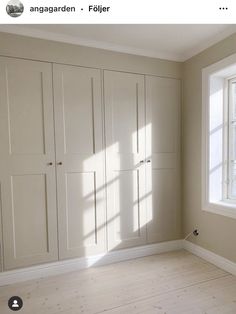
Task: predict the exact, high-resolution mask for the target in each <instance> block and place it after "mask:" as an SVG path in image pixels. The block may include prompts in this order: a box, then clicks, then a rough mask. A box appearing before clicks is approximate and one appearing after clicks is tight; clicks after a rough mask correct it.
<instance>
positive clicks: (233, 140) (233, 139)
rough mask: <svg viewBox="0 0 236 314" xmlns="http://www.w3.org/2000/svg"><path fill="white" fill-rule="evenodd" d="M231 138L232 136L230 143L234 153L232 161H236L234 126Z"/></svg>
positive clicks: (235, 132) (235, 131)
mask: <svg viewBox="0 0 236 314" xmlns="http://www.w3.org/2000/svg"><path fill="white" fill-rule="evenodd" d="M231 136H232V139H231V141H230V143H231V152H232V155H231V159H232V160H236V125H233V126H232V132H231Z"/></svg>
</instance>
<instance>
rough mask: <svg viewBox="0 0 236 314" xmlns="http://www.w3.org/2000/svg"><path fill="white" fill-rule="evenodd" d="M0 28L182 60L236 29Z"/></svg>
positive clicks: (118, 26) (107, 26)
mask: <svg viewBox="0 0 236 314" xmlns="http://www.w3.org/2000/svg"><path fill="white" fill-rule="evenodd" d="M0 31H3V32H9V33H15V34H21V35H26V36H31V37H37V38H44V39H50V40H55V41H61V42H67V43H73V44H78V45H83V46H88V47H96V48H102V49H108V50H112V51H119V52H125V53H131V54H136V55H142V56H148V57H155V58H161V59H168V60H174V61H185V60H187V59H189V58H190V57H192V56H194V55H196V54H197V53H199V52H201V51H202V50H204V49H206V48H208V47H210V46H211V45H213V44H214V43H216V42H218V41H220V40H222V39H223V38H226V37H228V36H229V35H231V34H233V33H235V32H236V25H222V24H221V25H218V24H217V25H216V24H215V25H211V24H207V25H203V24H196V25H194V24H190V25H188V24H186V25H171V24H168V25H164V24H155V25H141V24H140V25H133V24H132V25H131V24H130V25H118V24H112V25H104V24H103V25H94V24H87V25H81V24H77V25H63V24H61V25H0Z"/></svg>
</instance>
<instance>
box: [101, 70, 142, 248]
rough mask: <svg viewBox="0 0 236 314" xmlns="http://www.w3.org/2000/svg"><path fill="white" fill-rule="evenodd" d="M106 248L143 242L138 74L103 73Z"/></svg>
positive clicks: (140, 116)
mask: <svg viewBox="0 0 236 314" xmlns="http://www.w3.org/2000/svg"><path fill="white" fill-rule="evenodd" d="M104 90H105V129H106V169H107V217H108V222H107V227H108V247H109V249H110V250H111V249H120V248H125V247H131V246H135V245H141V244H144V243H145V240H146V238H145V236H146V229H145V228H146V227H145V218H146V217H145V199H144V193H145V164H144V163H140V161H141V160H144V157H145V142H144V141H145V105H144V77H143V76H142V75H135V74H128V73H120V72H112V71H105V72H104Z"/></svg>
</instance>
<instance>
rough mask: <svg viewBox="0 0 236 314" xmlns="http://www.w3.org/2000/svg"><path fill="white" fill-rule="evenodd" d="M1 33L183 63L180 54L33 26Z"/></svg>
mask: <svg viewBox="0 0 236 314" xmlns="http://www.w3.org/2000/svg"><path fill="white" fill-rule="evenodd" d="M0 32H3V33H10V34H16V35H23V36H28V37H33V38H39V39H46V40H52V41H57V42H63V43H67V44H74V45H79V46H85V47H91V48H98V49H104V50H110V51H114V52H121V53H127V54H133V55H138V56H143V57H150V58H157V59H164V60H169V61H179V62H181V61H183V58H182V56H181V55H178V54H170V53H166V52H156V51H152V50H146V49H138V48H133V47H128V46H121V45H115V44H111V43H108V42H103V41H96V40H89V39H86V38H83V37H78V36H76V37H75V36H69V35H65V34H59V33H54V32H49V31H42V30H38V29H35V28H33V27H31V26H30V27H27V26H25V27H22V26H20V27H17V26H15V25H0Z"/></svg>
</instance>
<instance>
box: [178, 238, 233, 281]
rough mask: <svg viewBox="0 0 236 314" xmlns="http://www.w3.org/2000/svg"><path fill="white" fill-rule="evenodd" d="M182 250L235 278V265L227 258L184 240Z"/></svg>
mask: <svg viewBox="0 0 236 314" xmlns="http://www.w3.org/2000/svg"><path fill="white" fill-rule="evenodd" d="M183 248H184V249H185V250H187V251H189V252H190V253H192V254H194V255H197V256H199V257H201V258H203V259H204V260H206V261H208V262H209V263H212V264H214V265H215V266H217V267H219V268H221V269H223V270H225V271H227V272H229V273H231V274H233V275H235V276H236V263H234V262H232V261H230V260H228V259H227V258H224V257H222V256H220V255H217V254H215V253H213V252H211V251H209V250H206V249H204V248H202V247H201V246H198V245H196V244H193V243H192V242H190V241H186V240H183Z"/></svg>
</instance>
